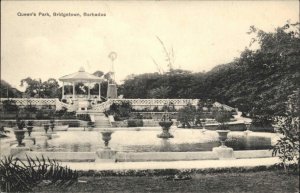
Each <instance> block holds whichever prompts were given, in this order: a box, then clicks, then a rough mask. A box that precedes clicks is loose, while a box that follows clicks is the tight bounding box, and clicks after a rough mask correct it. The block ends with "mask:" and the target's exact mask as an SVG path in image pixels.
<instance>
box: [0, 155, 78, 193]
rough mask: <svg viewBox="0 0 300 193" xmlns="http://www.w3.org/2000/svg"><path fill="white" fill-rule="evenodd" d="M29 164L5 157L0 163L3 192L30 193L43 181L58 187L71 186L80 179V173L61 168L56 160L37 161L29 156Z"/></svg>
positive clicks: (37, 159) (43, 159)
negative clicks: (29, 192)
mask: <svg viewBox="0 0 300 193" xmlns="http://www.w3.org/2000/svg"><path fill="white" fill-rule="evenodd" d="M26 161H27V163H25V162H23V161H21V160H19V159H18V158H16V159H13V157H11V156H10V157H5V158H4V159H3V160H1V162H0V179H1V192H28V191H32V189H33V188H34V187H35V186H37V185H38V184H39V183H41V182H42V181H43V180H48V181H50V184H55V185H56V186H66V185H71V184H72V183H74V182H75V181H76V180H77V179H78V173H77V172H76V171H73V170H71V169H69V168H68V167H67V166H66V167H63V166H61V165H60V164H59V163H58V162H57V161H55V160H50V159H49V158H48V160H46V159H45V158H44V157H43V156H42V159H39V158H36V160H34V159H32V158H30V157H28V156H27V160H26Z"/></svg>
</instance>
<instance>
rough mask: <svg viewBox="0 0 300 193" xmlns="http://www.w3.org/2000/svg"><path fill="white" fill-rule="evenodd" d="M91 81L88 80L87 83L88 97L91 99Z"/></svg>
mask: <svg viewBox="0 0 300 193" xmlns="http://www.w3.org/2000/svg"><path fill="white" fill-rule="evenodd" d="M90 86H91V83H90V82H89V85H88V99H91V89H90Z"/></svg>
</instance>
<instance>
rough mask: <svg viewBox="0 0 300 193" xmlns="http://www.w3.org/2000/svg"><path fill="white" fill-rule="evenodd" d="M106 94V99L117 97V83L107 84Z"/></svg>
mask: <svg viewBox="0 0 300 193" xmlns="http://www.w3.org/2000/svg"><path fill="white" fill-rule="evenodd" d="M106 96H107V98H108V99H116V98H118V94H117V85H116V84H108V86H107V95H106Z"/></svg>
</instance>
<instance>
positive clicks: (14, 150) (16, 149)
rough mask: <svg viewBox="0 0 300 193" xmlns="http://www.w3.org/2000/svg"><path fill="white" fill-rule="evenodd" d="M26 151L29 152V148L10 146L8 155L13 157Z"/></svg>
mask: <svg viewBox="0 0 300 193" xmlns="http://www.w3.org/2000/svg"><path fill="white" fill-rule="evenodd" d="M26 151H30V148H29V147H26V146H23V147H17V144H15V145H12V147H11V148H10V155H12V156H14V155H17V154H20V153H24V152H26Z"/></svg>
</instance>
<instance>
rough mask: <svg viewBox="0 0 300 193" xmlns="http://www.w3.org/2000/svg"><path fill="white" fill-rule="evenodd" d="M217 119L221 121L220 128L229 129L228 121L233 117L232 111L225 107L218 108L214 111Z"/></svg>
mask: <svg viewBox="0 0 300 193" xmlns="http://www.w3.org/2000/svg"><path fill="white" fill-rule="evenodd" d="M213 114H214V118H215V120H216V121H217V122H218V123H219V125H218V129H219V130H226V129H228V124H227V123H228V122H229V121H230V118H231V113H230V112H228V111H226V110H224V109H223V108H221V109H218V110H216V111H214V112H213Z"/></svg>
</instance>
